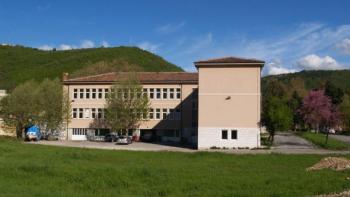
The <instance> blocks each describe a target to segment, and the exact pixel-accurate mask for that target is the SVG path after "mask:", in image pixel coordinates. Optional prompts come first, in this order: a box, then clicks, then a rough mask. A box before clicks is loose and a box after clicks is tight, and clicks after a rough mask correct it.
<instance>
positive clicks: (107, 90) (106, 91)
mask: <svg viewBox="0 0 350 197" xmlns="http://www.w3.org/2000/svg"><path fill="white" fill-rule="evenodd" d="M108 93H109V89H108V88H105V98H108Z"/></svg>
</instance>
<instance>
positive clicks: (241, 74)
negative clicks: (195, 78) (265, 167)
mask: <svg viewBox="0 0 350 197" xmlns="http://www.w3.org/2000/svg"><path fill="white" fill-rule="evenodd" d="M198 71H199V102H198V105H199V106H198V108H199V111H198V148H210V147H212V146H216V147H250V148H252V147H257V146H259V145H260V128H259V122H260V67H259V66H256V67H254V66H249V67H244V66H232V67H227V66H226V67H215V68H212V67H211V68H207V67H203V68H202V67H200V68H199V69H198ZM223 129H235V130H237V131H238V138H237V140H230V139H229V140H222V139H221V131H222V130H223Z"/></svg>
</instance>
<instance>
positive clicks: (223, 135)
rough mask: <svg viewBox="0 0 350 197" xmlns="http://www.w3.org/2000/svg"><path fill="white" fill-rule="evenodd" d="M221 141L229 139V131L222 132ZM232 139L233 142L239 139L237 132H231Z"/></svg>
mask: <svg viewBox="0 0 350 197" xmlns="http://www.w3.org/2000/svg"><path fill="white" fill-rule="evenodd" d="M221 139H223V140H227V139H228V130H221ZM231 139H232V140H236V139H237V130H231Z"/></svg>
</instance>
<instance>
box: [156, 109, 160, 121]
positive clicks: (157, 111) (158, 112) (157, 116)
mask: <svg viewBox="0 0 350 197" xmlns="http://www.w3.org/2000/svg"><path fill="white" fill-rule="evenodd" d="M156 119H157V120H159V119H160V109H159V108H157V109H156Z"/></svg>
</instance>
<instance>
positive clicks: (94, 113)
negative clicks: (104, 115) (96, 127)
mask: <svg viewBox="0 0 350 197" xmlns="http://www.w3.org/2000/svg"><path fill="white" fill-rule="evenodd" d="M91 117H92V118H93V119H95V118H96V109H95V108H92V109H91Z"/></svg>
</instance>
